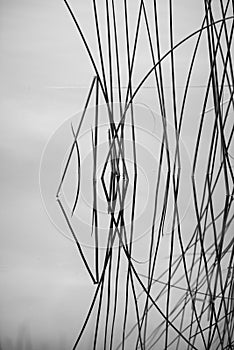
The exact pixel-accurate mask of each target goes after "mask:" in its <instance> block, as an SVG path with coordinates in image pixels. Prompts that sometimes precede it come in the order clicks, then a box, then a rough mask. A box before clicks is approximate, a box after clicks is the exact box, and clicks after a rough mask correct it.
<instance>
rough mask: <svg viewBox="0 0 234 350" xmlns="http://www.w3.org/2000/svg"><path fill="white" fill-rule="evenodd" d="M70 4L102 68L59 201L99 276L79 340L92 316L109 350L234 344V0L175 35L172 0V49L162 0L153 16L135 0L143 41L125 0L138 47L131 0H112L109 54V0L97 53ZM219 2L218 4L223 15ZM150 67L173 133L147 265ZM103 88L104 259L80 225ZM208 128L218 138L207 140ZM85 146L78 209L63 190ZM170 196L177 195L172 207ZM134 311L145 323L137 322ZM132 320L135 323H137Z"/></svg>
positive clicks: (166, 138)
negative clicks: (142, 61)
mask: <svg viewBox="0 0 234 350" xmlns="http://www.w3.org/2000/svg"><path fill="white" fill-rule="evenodd" d="M64 3H65V5H66V7H67V9H68V11H69V13H70V15H71V17H72V19H73V22H74V23H75V26H76V29H77V31H78V34H79V36H80V38H81V40H82V42H83V44H84V46H85V48H86V50H87V54H88V56H89V58H90V61H91V64H92V66H93V69H94V72H95V77H94V79H93V81H92V83H91V86H90V89H89V92H88V97H87V100H86V103H85V107H84V109H83V112H82V116H81V119H80V121H79V125H78V128H77V130H75V129H74V127H73V125H72V126H71V128H72V133H71V135H72V137H73V141H72V146H71V149H70V153H69V155H68V158H67V161H66V164H65V167H64V169H63V173H62V177H61V181H60V184H59V187H58V191H57V201H58V204H59V206H60V208H61V211H62V213H63V215H64V218H65V220H66V222H67V225H68V227H69V229H70V232H71V234H72V236H73V238H74V241H75V243H76V246H77V248H78V252H79V254H80V256H81V259H82V260H83V262H84V265H85V267H86V269H87V272H88V274H89V275H90V277H91V280H92V282H93V284H95V285H96V286H95V293H94V296H93V299H92V301H91V304H90V307H89V309H88V312H87V317H86V319H85V320H84V323H83V326H82V328H81V330H80V332H79V335H78V337H77V339H76V341H75V343H74V346H73V349H76V348H77V347H78V346H79V344H80V343H81V340H82V337H83V336H84V333H85V331H86V329H87V327H88V323H89V322H90V320H91V319H92V320H93V319H95V322H94V329H93V341H92V342H93V343H92V348H93V349H96V348H98V347H101V348H102V349H112V348H122V349H125V348H131V349H134V348H140V349H153V348H157V349H158V348H160V349H168V348H171V349H182V348H183V349H184V348H186V349H214V350H216V349H232V348H233V347H234V317H233V312H234V282H233V281H234V278H233V277H234V269H233V267H234V236H233V234H231V230H232V227H233V224H232V223H233V218H234V212H233V198H234V197H233V195H234V192H233V184H234V177H233V155H232V152H231V148H232V147H233V144H232V140H233V132H234V123H233V116H234V113H233V110H234V99H233V92H234V90H233V81H234V75H233V52H232V50H233V30H234V21H233V18H234V17H233V11H234V3H233V1H230V0H227V1H225V2H224V1H222V0H218V1H210V0H204V4H203V6H204V18H203V19H202V23H201V27H200V28H199V29H197V30H196V31H194V32H192V33H191V34H189V35H188V36H186V37H185V38H183V39H182V40H180V41H179V42H176V43H175V40H174V28H173V3H172V0H168V18H169V26H168V28H169V50H168V51H166V52H165V53H163V54H162V49H161V31H160V26H159V11H158V1H156V0H152V1H151V2H150V6H152V12H151V13H150V16H149V9H148V10H147V6H149V4H148V2H146V1H143V0H139V1H136V2H135V8H136V9H137V10H136V11H137V16H136V28H135V32H134V35H132V34H131V38H133V39H132V40H130V29H131V28H130V24H129V17H130V15H131V14H130V13H129V11H128V5H129V1H127V0H123V3H122V5H121V6H122V7H123V18H122V27H124V32H125V46H126V52H122V51H121V52H120V49H119V45H120V44H119V40H118V33H119V31H118V30H119V28H118V23H117V12H118V11H117V7H118V6H120V3H119V2H117V1H114V0H111V1H110V0H106V1H105V2H104V3H105V6H104V7H105V14H104V16H105V20H106V24H105V28H106V32H105V35H106V38H107V41H106V42H105V43H106V46H107V52H108V54H107V58H106V59H104V49H103V40H105V38H103V37H102V35H101V30H100V19H99V13H98V2H97V1H96V0H93V1H92V7H93V8H92V11H93V18H94V23H95V30H96V33H93V35H96V38H97V47H98V58H97V59H94V56H93V52H92V50H91V48H90V46H89V44H88V42H87V41H86V37H85V34H84V33H83V31H82V29H81V27H80V24H79V22H78V20H77V18H76V16H75V15H74V12H73V11H72V9H71V7H70V5H69V3H68V2H67V1H66V0H64ZM146 3H147V6H146ZM198 6H199V5H198ZM217 8H218V11H217ZM215 10H216V11H215ZM216 12H218V16H219V17H218V18H217V15H216ZM102 15H103V14H102ZM102 25H103V23H102ZM143 28H144V30H145V32H146V36H145V38H146V45H147V47H148V49H149V53H150V59H151V67H150V68H149V69H148V71H146V72H145V74H144V76H143V78H142V79H141V81H140V82H139V83H138V84H137V85H134V84H133V80H134V74H135V61H136V57H137V47H138V43H139V41H140V40H141V30H143ZM121 29H122V28H121ZM191 39H193V40H194V43H195V44H194V48H193V51H192V53H189V55H190V54H191V61H190V65H189V68H188V70H187V73H186V82H185V86H184V90H183V94H182V99H181V101H182V102H181V104H180V105H179V104H178V97H177V87H176V74H177V70H176V64H175V52H176V50H179V49H180V47H181V46H183V45H185V44H186V43H187V42H189V40H191ZM202 40H203V42H204V40H205V42H206V50H207V56H206V57H207V61H208V62H209V63H208V66H207V67H208V68H207V82H206V85H205V87H203V91H204V94H203V102H202V104H201V106H200V115H199V120H198V121H197V123H198V131H197V134H196V140H195V143H194V150H193V156H192V169H191V173H188V174H187V177H189V183H190V189H191V193H192V195H191V198H192V203H191V206H190V207H191V208H190V210H191V211H192V215H193V217H194V222H193V221H191V225H189V224H187V225H183V224H182V213H181V207H180V201H181V196H183V180H182V175H181V174H182V172H183V159H182V153H181V133H182V129H183V123H184V122H185V119H186V118H188V117H189V116H188V115H186V113H185V111H186V105H187V103H188V94H189V88H190V84H191V77H192V73H193V70H194V67H195V66H196V59H197V55H198V52H199V49H200V44H201V41H202ZM122 55H126V65H127V67H126V68H127V86H126V88H125V89H123V88H122V87H123V85H122V79H121V57H120V56H122ZM165 60H168V61H167V62H169V67H170V80H171V90H170V101H171V104H172V108H171V109H170V111H169V108H168V105H167V97H166V95H167V94H168V92H167V91H166V87H165V81H164V70H163V64H164V61H165ZM99 67H100V68H99ZM149 77H150V78H152V77H153V79H154V82H155V86H154V91H153V93H154V99H155V101H156V103H157V104H158V105H159V110H160V114H161V125H162V130H163V132H162V142H161V146H160V147H161V148H160V150H159V159H158V168H157V176H156V179H155V185H154V186H153V188H150V191H151V193H154V196H155V197H154V207H153V210H152V219H151V223H150V232H149V234H148V238H147V240H146V241H144V242H143V243H142V244H143V246H142V249H143V250H144V253H145V262H144V264H143V265H144V267H141V264H139V261H137V260H136V259H135V257H134V245H133V242H134V239H135V237H134V232H135V226H134V225H135V214H136V198H137V191H138V186H139V185H138V166H137V165H138V159H137V138H136V131H135V119H134V118H135V114H134V102H135V99H136V97H137V95H138V94H139V93H140V91H141V90H142V89H143V88H144V83H145V82H146V81H147V79H148V78H149ZM115 81H116V82H117V93H116V89H115V86H114V82H115ZM134 81H135V80H134ZM92 96H94V101H95V102H94V118H93V126H92V128H91V131H90V133H91V140H92V152H93V184H92V186H93V208H92V220H91V221H92V222H91V225H92V236H93V239H94V268H93V267H92V266H91V265H90V263H89V262H88V259H87V258H86V256H85V253H84V250H83V248H82V244H81V243H80V241H79V232H76V230H75V229H74V228H73V226H72V222H71V216H70V214H71V215H73V214H74V213H75V212H76V211H79V193H80V187H81V183H80V178H81V176H82V162H81V160H80V159H81V158H80V150H79V134H80V130H81V128H82V123H83V121H84V120H85V117H86V112H87V109H88V108H89V107H90V104H91V100H92ZM101 99H102V101H104V102H105V104H106V111H107V114H108V123H109V127H108V130H107V142H108V145H109V146H108V151H107V153H106V160H105V162H104V165H103V169H102V173H101V176H100V178H98V173H97V167H98V146H99V142H100V139H99V125H100V123H99V111H100V100H101ZM92 101H93V100H92ZM116 102H117V103H118V106H119V111H118V113H116V111H115V110H114V107H113V104H114V103H116ZM190 103H191V102H190ZM208 113H211V115H212V116H211V118H212V119H211V120H212V121H211V122H210V124H209V125H210V126H209V130H208V135H209V137H208V138H207V125H206V117H207V115H208ZM168 114H170V115H172V116H173V118H172V120H173V128H174V134H173V138H174V140H173V142H174V148H173V149H172V147H171V143H172V140H171V137H172V136H171V135H169V133H168ZM127 116H128V118H129V119H128V122H129V123H130V125H131V141H132V143H131V144H132V161H133V172H132V174H133V175H132V178H131V179H130V176H129V171H128V166H127V164H126V158H125V125H126V118H127ZM230 120H231V121H230ZM204 138H207V142H206V144H205V148H204V144H203V143H204ZM155 151H156V150H155ZM204 152H205V157H204V154H203V153H204ZM74 155H75V157H76V159H77V190H76V193H75V200H74V205H73V207H72V210H71V213H70V212H69V213H68V212H67V211H66V210H65V208H64V205H63V202H62V199H61V198H60V193H61V189H62V186H63V183H64V181H65V179H66V174H67V170H68V168H69V165H70V162H71V158H72V157H73V156H74ZM204 158H205V160H204ZM201 159H202V160H201ZM152 166H153V165H152ZM163 166H164V168H165V167H166V169H167V172H166V176H165V178H164V181H163V180H162V171H163V170H162V169H163ZM198 169H199V171H198ZM201 174H202V175H201ZM99 181H100V182H101V184H102V188H103V191H104V194H105V199H106V203H107V213H106V215H108V217H109V227H108V228H107V232H108V234H107V236H106V247H105V249H104V252H103V249H102V250H101V249H100V245H99V239H100V236H99V210H98V186H97V183H98V182H99ZM130 182H131V184H132V187H131V191H130V193H131V209H130V210H129V211H128V213H126V210H125V201H126V194H127V192H128V191H129V183H130ZM220 188H221V191H220ZM160 191H161V192H162V193H163V195H162V196H160V194H159V192H160ZM161 197H162V198H161ZM169 197H170V198H172V201H173V205H172V208H171V212H170V213H169V209H168V208H169ZM184 200H187V198H185V199H184ZM217 201H218V202H219V205H217ZM126 215H128V216H129V218H128V222H129V223H130V224H129V225H126V220H127V218H126ZM168 215H171V217H172V219H171V227H170V234H169V235H165V222H166V218H167V216H168ZM156 218H157V223H156ZM165 237H166V239H167V242H168V243H167V245H168V251H169V258H168V259H167V262H166V263H165V267H164V268H163V270H162V269H161V268H160V269H159V268H158V266H159V265H160V261H159V260H160V259H161V255H160V252H161V251H162V249H165V244H164V243H163V240H164V239H165ZM116 242H117V243H118V244H117V245H116V244H115V243H116ZM114 245H115V248H114ZM116 246H117V247H116ZM121 266H122V267H121ZM133 318H134V319H135V323H133V322H132V319H133ZM128 320H131V321H129V322H128ZM89 336H90V334H89Z"/></svg>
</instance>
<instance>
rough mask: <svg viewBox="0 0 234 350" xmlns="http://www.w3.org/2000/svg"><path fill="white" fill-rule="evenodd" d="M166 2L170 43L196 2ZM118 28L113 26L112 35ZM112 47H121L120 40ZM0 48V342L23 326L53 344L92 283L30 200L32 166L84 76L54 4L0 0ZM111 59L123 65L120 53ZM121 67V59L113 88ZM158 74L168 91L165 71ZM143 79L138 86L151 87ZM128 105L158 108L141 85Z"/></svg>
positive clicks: (88, 76)
mask: <svg viewBox="0 0 234 350" xmlns="http://www.w3.org/2000/svg"><path fill="white" fill-rule="evenodd" d="M103 3H104V1H103ZM135 3H136V2H135V1H129V11H130V14H132V17H131V20H132V26H131V29H132V32H131V33H130V34H131V35H133V33H134V29H135V18H136V12H135ZM146 3H149V1H146ZM159 3H160V4H159V5H160V6H159V7H160V11H161V16H160V25H161V33H162V51H163V52H166V50H167V49H168V47H169V42H168V8H167V6H166V5H165V4H164V5H163V4H162V3H163V1H159ZM71 4H73V7H74V9H75V12H76V14H77V16H78V19H79V21H80V23H81V25H82V28H84V32H85V34H86V35H87V38H88V40H89V43H90V45H91V47H92V49H93V52H94V56H95V57H96V56H97V50H96V37H95V35H94V27H93V16H92V13H91V2H90V4H89V1H82V0H80V1H75V0H74V1H71ZM174 4H176V5H175V9H174V10H175V20H174V21H175V28H176V29H175V42H177V41H178V40H180V39H181V38H182V37H184V36H186V35H187V34H189V33H191V32H192V31H193V30H195V29H197V28H199V26H200V25H201V22H202V16H203V5H202V1H192V0H191V1H188V0H183V1H175V2H174ZM100 6H102V5H100ZM121 11H122V10H121V9H120V10H119V18H120V17H121ZM102 15H103V11H102V7H100V16H102ZM102 23H103V22H102ZM101 27H102V26H101ZM121 33H122V34H121ZM123 34H124V31H123V28H122V26H120V37H121V35H123ZM194 43H195V42H194V41H193V40H192V41H191V43H188V44H187V46H185V48H181V50H180V51H178V54H177V56H176V59H177V71H176V72H177V85H178V96H180V92H181V87H183V84H184V78H185V74H184V72H185V69H184V67H186V66H187V65H188V64H189V58H190V55H189V54H190V52H191V48H192V47H193V45H194ZM120 45H121V47H122V49H121V50H120V52H123V50H124V42H122V41H121V40H120ZM141 45H142V47H141V46H140V47H139V51H138V54H137V67H138V68H137V70H136V75H135V78H134V79H135V80H134V83H136V84H137V82H139V81H140V79H141V77H142V76H143V75H144V74H145V73H146V71H147V65H148V64H149V62H150V61H149V60H148V55H147V54H144V52H145V51H144V50H145V48H144V41H143V43H142V44H141ZM201 45H203V44H201ZM105 47H106V46H105V45H104V48H105ZM205 49H206V47H205V45H204V51H202V50H201V52H200V56H199V59H200V62H201V65H200V67H199V68H198V67H197V68H196V69H195V73H194V76H193V85H194V86H196V85H202V84H204V83H205V81H206V75H205V72H206V70H207V66H206V58H205V56H206V55H205ZM0 50H1V53H0V76H1V83H0V84H1V85H0V89H1V90H0V99H1V107H0V113H1V128H0V152H1V173H0V179H1V232H0V247H1V248H0V275H1V277H0V290H1V296H0V340H1V341H2V342H3V344H5V342H6V341H7V339H8V344H10V343H9V342H10V340H11V341H13V342H15V339H16V338H17V336H18V334H19V332H21V334H22V333H23V332H26V333H29V334H30V336H31V339H32V343H34V344H36V343H37V341H38V340H40V341H41V340H43V341H44V342H45V343H49V344H52V345H53V346H55V347H56V346H57V344H59V342H60V343H61V338H63V339H64V340H63V341H64V342H65V341H67V344H69V345H70V344H71V343H72V342H73V339H74V338H75V336H76V335H77V332H78V329H79V327H80V326H81V322H82V320H83V319H84V315H85V313H86V310H87V306H88V304H89V300H90V297H91V295H92V293H93V288H92V286H91V284H90V279H89V277H88V276H87V273H86V271H85V269H84V267H83V265H82V264H81V261H80V258H79V256H78V255H77V253H76V250H75V248H74V245H73V244H72V242H71V241H70V240H68V239H66V238H65V237H64V236H63V235H62V234H60V233H59V232H58V230H57V229H56V227H55V226H54V225H53V224H52V223H51V221H50V219H49V217H48V215H47V214H46V211H45V209H44V207H43V203H42V200H41V196H40V188H39V166H40V159H41V156H42V152H43V149H44V147H45V145H46V143H47V142H48V140H49V138H50V137H51V135H52V134H53V133H54V132H55V130H56V129H57V128H58V127H59V126H60V125H61V123H63V122H64V121H65V120H66V119H67V118H69V117H71V116H73V115H74V114H75V113H77V112H78V111H80V109H81V108H82V106H83V105H84V101H85V98H86V95H87V92H88V88H89V85H90V83H91V80H92V77H93V76H94V72H93V69H92V66H91V64H90V61H89V59H88V56H87V54H86V52H85V49H84V47H83V44H82V42H81V40H80V38H79V36H78V34H77V32H76V30H75V26H74V24H73V23H72V21H71V18H70V16H69V13H68V11H67V9H66V8H65V6H64V3H63V1H62V0H49V1H48V0H17V1H14V0H0ZM121 60H122V65H123V66H124V64H125V62H126V61H125V60H126V57H125V58H124V57H123V58H121ZM125 69H126V65H125V68H123V72H122V74H123V85H125V84H126V80H124V78H126V70H125ZM165 79H167V80H166V81H167V83H168V84H167V85H168V87H169V86H170V81H169V78H168V77H167V75H166V73H165ZM152 81H153V80H149V82H147V83H146V85H147V84H148V85H149V86H150V85H152ZM201 91H202V88H200V89H195V88H194V92H193V101H194V102H193V103H192V102H190V105H189V106H188V114H189V113H191V115H194V116H195V115H196V114H199V113H200V111H199V108H198V109H197V110H196V109H195V108H196V102H197V101H200V99H201V96H200V94H199V93H200V92H201ZM137 101H138V102H139V103H145V104H148V105H151V106H152V108H154V110H155V111H156V112H158V111H159V110H158V107H157V106H155V105H154V102H153V97H152V95H151V92H150V91H149V90H147V92H141V93H140V94H139V96H138V100H137ZM191 101H192V98H191ZM189 124H190V122H189V121H187V124H186V122H185V130H187V133H186V132H185V133H184V140H185V142H188V145H187V148H188V154H190V151H191V149H190V144H189V142H190V141H189V140H190V133H193V130H191V128H189ZM195 126H197V124H196V123H195ZM191 147H192V146H191ZM38 327H40V331H39V332H38ZM38 338H39V339H38ZM9 346H10V345H9ZM63 346H64V345H61V348H62V347H63ZM9 348H10V347H9ZM41 348H42V347H41ZM56 348H57V349H58V347H56Z"/></svg>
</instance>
